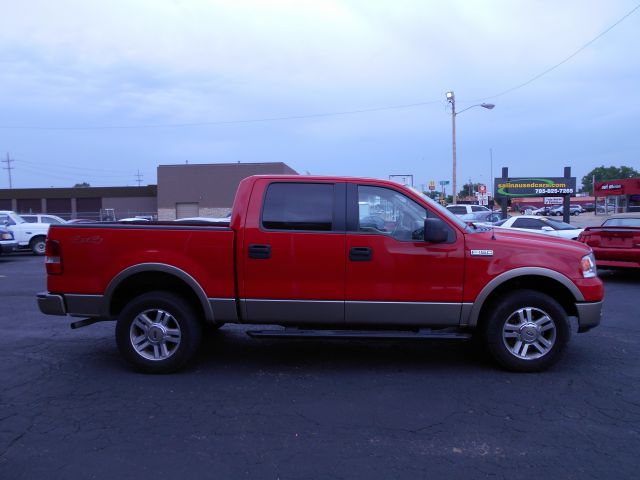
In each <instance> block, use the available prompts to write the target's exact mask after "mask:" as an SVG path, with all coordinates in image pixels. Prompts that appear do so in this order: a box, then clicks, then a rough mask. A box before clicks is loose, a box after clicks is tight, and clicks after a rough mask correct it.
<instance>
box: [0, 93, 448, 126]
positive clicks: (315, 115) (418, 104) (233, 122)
mask: <svg viewBox="0 0 640 480" xmlns="http://www.w3.org/2000/svg"><path fill="white" fill-rule="evenodd" d="M436 103H442V101H441V100H433V101H429V102H416V103H406V104H402V105H388V106H385V107H372V108H363V109H359V110H346V111H342V112H326V113H310V114H306V115H289V116H284V117H266V118H252V119H245V120H222V121H216V122H190V123H156V124H147V125H99V126H93V127H78V126H66V127H51V126H43V125H36V126H27V125H0V128H1V129H6V130H131V129H145V128H184V127H208V126H221V125H241V124H248V123H264V122H276V121H284V120H300V119H305V118H322V117H336V116H340V115H355V114H358V113H369V112H380V111H383V110H401V109H406V108H413V107H422V106H424V105H433V104H436Z"/></svg>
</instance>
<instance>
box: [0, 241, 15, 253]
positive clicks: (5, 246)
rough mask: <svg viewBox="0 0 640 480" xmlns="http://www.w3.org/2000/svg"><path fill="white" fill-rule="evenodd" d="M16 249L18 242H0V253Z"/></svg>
mask: <svg viewBox="0 0 640 480" xmlns="http://www.w3.org/2000/svg"><path fill="white" fill-rule="evenodd" d="M17 249H18V242H7V241H4V242H0V252H1V253H11V252H14V251H16V250H17Z"/></svg>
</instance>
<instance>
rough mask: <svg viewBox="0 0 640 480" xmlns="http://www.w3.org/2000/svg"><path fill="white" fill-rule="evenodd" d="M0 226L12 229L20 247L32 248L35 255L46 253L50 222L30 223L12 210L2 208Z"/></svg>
mask: <svg viewBox="0 0 640 480" xmlns="http://www.w3.org/2000/svg"><path fill="white" fill-rule="evenodd" d="M0 226H4V227H6V228H8V229H9V230H11V233H13V236H14V237H15V240H16V241H17V242H18V248H19V249H30V250H31V251H32V252H33V254H34V255H44V247H45V240H46V239H47V232H48V231H49V224H48V223H30V222H27V221H26V220H25V219H24V218H22V217H21V216H20V215H18V214H17V213H16V212H13V211H11V210H0Z"/></svg>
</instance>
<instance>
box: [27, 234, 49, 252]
mask: <svg viewBox="0 0 640 480" xmlns="http://www.w3.org/2000/svg"><path fill="white" fill-rule="evenodd" d="M46 242H47V237H33V238H32V239H31V241H30V242H29V248H30V249H31V251H32V252H33V254H34V255H44V250H45V246H46Z"/></svg>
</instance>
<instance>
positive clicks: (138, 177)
mask: <svg viewBox="0 0 640 480" xmlns="http://www.w3.org/2000/svg"><path fill="white" fill-rule="evenodd" d="M135 177H136V182H138V186H140V185H141V184H142V177H143V175H142V174H141V173H140V169H138V173H136V175H135Z"/></svg>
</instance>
